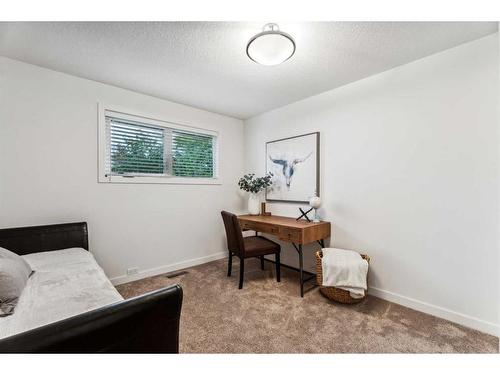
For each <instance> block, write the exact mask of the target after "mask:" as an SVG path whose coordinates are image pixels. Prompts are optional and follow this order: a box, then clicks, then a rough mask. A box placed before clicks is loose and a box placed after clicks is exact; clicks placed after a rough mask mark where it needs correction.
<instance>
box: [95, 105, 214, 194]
mask: <svg viewBox="0 0 500 375" xmlns="http://www.w3.org/2000/svg"><path fill="white" fill-rule="evenodd" d="M106 111H111V112H118V113H121V114H123V115H125V116H133V117H141V118H143V119H147V120H148V123H149V124H151V125H154V126H159V127H163V128H168V129H176V130H184V131H187V132H194V133H198V134H205V135H209V136H211V137H213V138H214V142H215V145H214V167H215V168H214V177H179V176H166V175H161V176H140V175H136V176H133V177H130V176H116V175H106V142H107V141H108V139H107V137H106V117H105V116H106ZM219 141H220V136H219V132H217V131H215V130H210V129H205V128H200V127H196V126H190V125H185V124H181V123H178V122H175V121H170V120H163V119H161V116H157V115H154V114H144V113H140V112H138V111H135V110H131V109H127V108H123V107H120V106H116V105H107V104H103V103H98V152H99V155H98V164H99V165H98V182H102V183H118V184H181V185H221V182H220V176H219V145H220V142H219Z"/></svg>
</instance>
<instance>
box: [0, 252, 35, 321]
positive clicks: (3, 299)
mask: <svg viewBox="0 0 500 375" xmlns="http://www.w3.org/2000/svg"><path fill="white" fill-rule="evenodd" d="M28 277H29V274H28V273H27V272H26V268H25V267H24V266H22V265H21V263H18V262H16V261H15V260H12V259H7V258H0V317H1V316H5V315H10V314H12V313H14V309H15V308H16V305H17V301H18V300H19V297H20V296H21V293H22V291H23V289H24V287H25V286H26V282H27V281H28Z"/></svg>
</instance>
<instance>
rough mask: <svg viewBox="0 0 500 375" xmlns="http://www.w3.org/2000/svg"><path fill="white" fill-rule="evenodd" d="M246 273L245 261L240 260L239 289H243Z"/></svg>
mask: <svg viewBox="0 0 500 375" xmlns="http://www.w3.org/2000/svg"><path fill="white" fill-rule="evenodd" d="M244 273H245V259H243V258H240V285H239V286H238V289H243V274H244Z"/></svg>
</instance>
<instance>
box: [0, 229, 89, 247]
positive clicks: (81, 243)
mask: <svg viewBox="0 0 500 375" xmlns="http://www.w3.org/2000/svg"><path fill="white" fill-rule="evenodd" d="M0 247H4V248H6V249H7V250H10V251H12V252H14V253H16V254H19V255H25V254H30V253H39V252H42V251H51V250H60V249H68V248H71V247H82V248H84V249H85V250H88V249H89V240H88V231H87V223H85V222H82V223H68V224H54V225H40V226H36V227H22V228H7V229H0Z"/></svg>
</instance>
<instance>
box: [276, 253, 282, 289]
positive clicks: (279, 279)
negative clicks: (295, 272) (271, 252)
mask: <svg viewBox="0 0 500 375" xmlns="http://www.w3.org/2000/svg"><path fill="white" fill-rule="evenodd" d="M275 260H276V281H277V282H280V281H281V265H280V253H276V255H275Z"/></svg>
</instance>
